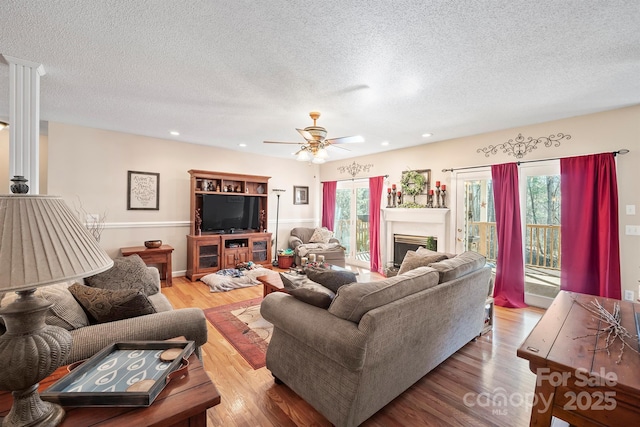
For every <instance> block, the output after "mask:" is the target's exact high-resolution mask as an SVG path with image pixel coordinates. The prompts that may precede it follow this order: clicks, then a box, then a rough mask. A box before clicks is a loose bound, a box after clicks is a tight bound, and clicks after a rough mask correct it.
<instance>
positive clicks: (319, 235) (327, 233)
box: [309, 227, 333, 243]
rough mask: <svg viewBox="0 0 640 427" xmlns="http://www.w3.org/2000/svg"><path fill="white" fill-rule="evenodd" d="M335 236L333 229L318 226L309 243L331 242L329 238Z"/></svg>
mask: <svg viewBox="0 0 640 427" xmlns="http://www.w3.org/2000/svg"><path fill="white" fill-rule="evenodd" d="M332 237H333V231H331V230H329V229H328V228H327V227H322V228H316V229H315V230H314V231H313V235H312V236H311V238H310V239H309V243H329V239H331V238H332Z"/></svg>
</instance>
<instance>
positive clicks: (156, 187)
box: [127, 171, 160, 211]
mask: <svg viewBox="0 0 640 427" xmlns="http://www.w3.org/2000/svg"><path fill="white" fill-rule="evenodd" d="M127 174H128V176H127V210H151V211H157V210H160V174H159V173H154V172H137V171H128V172H127Z"/></svg>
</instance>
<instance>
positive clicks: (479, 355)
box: [162, 270, 544, 427]
mask: <svg viewBox="0 0 640 427" xmlns="http://www.w3.org/2000/svg"><path fill="white" fill-rule="evenodd" d="M379 278H381V276H379V275H376V274H375V273H374V274H373V275H371V274H369V272H368V271H366V270H365V271H361V274H360V276H359V281H366V280H370V279H379ZM162 292H163V293H164V294H165V295H167V297H168V298H169V299H170V300H171V302H172V304H173V305H174V307H176V308H182V307H200V308H203V309H205V308H209V307H215V306H220V305H225V304H229V303H232V302H237V301H244V300H247V299H250V298H254V297H257V296H262V286H254V287H251V288H244V289H236V290H233V291H230V292H225V293H210V292H209V288H208V286H207V285H205V284H204V283H202V282H193V283H192V282H190V281H189V280H187V279H186V278H184V277H176V278H174V280H173V287H171V288H163V289H162ZM543 313H544V312H543V310H541V309H537V308H526V309H504V308H501V307H496V310H495V319H494V330H493V332H491V333H489V334H487V335H485V336H482V337H480V338H479V339H477V340H476V341H474V342H470V343H469V344H467V345H466V346H465V347H463V348H462V349H461V350H459V351H458V352H457V353H455V354H454V355H453V356H451V357H450V358H449V359H447V360H446V361H445V362H443V363H442V364H441V365H440V366H438V367H437V368H436V369H434V370H433V371H431V372H430V373H429V374H427V375H426V376H425V377H423V378H422V379H421V380H420V381H418V382H417V383H416V384H414V385H413V386H412V387H411V388H410V389H409V390H407V391H406V392H404V393H403V394H402V395H400V396H399V397H397V398H396V399H395V400H394V401H392V402H391V403H389V404H388V405H387V406H386V407H384V408H383V409H381V410H380V411H378V413H376V414H375V415H374V416H373V417H371V418H370V419H369V420H367V421H366V422H365V423H364V424H363V426H376V427H394V426H398V427H399V426H461V427H463V426H464V427H467V426H505V427H514V426H527V425H529V416H530V413H531V407H530V400H531V397H530V396H531V393H532V392H533V390H534V386H535V376H534V374H533V373H531V372H530V371H529V368H528V365H527V362H526V361H525V360H523V359H519V358H518V357H517V356H516V349H517V348H518V347H519V346H520V344H521V343H522V341H523V340H524V339H525V338H526V337H527V335H528V334H529V332H530V331H531V329H532V328H533V327H534V326H535V324H536V323H537V322H538V320H539V319H540V317H541V316H542V314H543ZM203 352H204V356H203V360H204V365H205V368H206V370H207V371H208V372H209V374H210V376H211V379H212V380H213V382H214V383H215V385H216V387H217V388H218V390H219V391H220V394H221V395H222V402H221V404H220V405H217V406H215V407H214V408H211V409H210V410H209V411H208V424H207V425H208V426H209V427H213V426H221V427H222V426H224V427H232V426H251V427H253V426H261V427H268V426H277V427H286V426H330V425H331V424H330V423H329V422H328V421H327V420H326V418H324V417H323V416H322V415H320V414H319V413H318V412H317V411H315V410H314V409H313V408H312V407H311V406H309V405H308V404H307V403H306V402H304V401H303V400H302V399H300V398H299V397H298V396H297V395H296V394H295V393H293V392H292V391H291V390H289V389H288V388H287V387H286V386H285V385H276V384H275V383H274V382H273V377H272V376H271V373H270V372H269V371H268V370H267V368H261V369H258V370H253V369H252V368H251V367H250V366H249V365H248V364H247V363H246V362H245V360H244V359H243V358H242V356H240V355H239V354H238V353H237V352H236V350H235V349H234V348H233V347H232V346H231V345H230V344H229V343H228V342H227V341H226V340H225V339H224V338H222V336H221V335H220V334H219V333H218V331H217V330H216V329H215V328H214V327H213V326H211V325H209V341H208V343H207V344H206V345H205V346H204V347H203ZM380 387H384V384H380ZM481 393H484V394H481ZM527 394H528V396H529V400H528V401H527V399H526V398H527ZM500 398H503V399H504V398H507V399H510V401H511V402H512V404H509V405H508V406H498V403H497V402H498V401H499V399H500ZM520 398H523V399H525V402H526V403H519V402H520V400H521V399H520ZM491 399H495V403H491Z"/></svg>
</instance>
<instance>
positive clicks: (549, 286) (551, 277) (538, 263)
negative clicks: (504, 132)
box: [520, 161, 562, 307]
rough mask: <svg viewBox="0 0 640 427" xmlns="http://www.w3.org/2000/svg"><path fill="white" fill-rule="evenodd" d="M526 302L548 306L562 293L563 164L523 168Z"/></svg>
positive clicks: (551, 163) (521, 183) (549, 163)
mask: <svg viewBox="0 0 640 427" xmlns="http://www.w3.org/2000/svg"><path fill="white" fill-rule="evenodd" d="M520 198H521V199H520V206H521V209H522V211H523V217H524V219H523V224H525V230H524V233H523V234H522V235H523V237H524V242H523V243H524V267H525V271H524V273H525V302H526V303H527V304H532V305H537V306H543V307H547V306H548V305H549V304H550V303H551V300H552V299H553V298H555V296H556V295H557V294H558V292H559V291H560V268H561V266H562V260H561V259H560V239H561V234H560V164H559V162H558V161H549V162H544V163H527V164H523V165H520Z"/></svg>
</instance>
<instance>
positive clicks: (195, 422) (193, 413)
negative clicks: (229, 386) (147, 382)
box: [0, 355, 220, 427]
mask: <svg viewBox="0 0 640 427" xmlns="http://www.w3.org/2000/svg"><path fill="white" fill-rule="evenodd" d="M66 374H67V368H66V366H63V367H61V368H58V369H57V370H56V371H55V372H54V373H53V374H51V375H50V376H49V377H47V378H45V379H44V380H42V381H41V382H40V387H39V389H40V390H41V391H42V390H44V389H46V388H48V387H49V386H50V385H51V384H53V383H54V382H55V381H57V380H58V379H60V378H62V377H63V376H64V375H66ZM12 403H13V398H12V397H11V393H8V392H0V417H4V416H6V415H7V414H8V413H9V410H10V409H11V405H12ZM219 403H220V393H219V392H218V390H217V389H216V386H215V385H214V384H213V383H212V382H211V379H209V376H208V375H207V373H206V372H205V370H204V367H203V366H202V363H201V362H200V360H199V359H198V358H197V357H196V356H195V355H192V356H191V357H190V358H189V374H188V375H186V376H184V377H183V378H178V379H174V380H172V381H171V382H170V383H169V384H167V386H166V387H165V388H164V390H162V392H161V393H160V394H159V395H158V397H157V398H156V399H155V401H154V402H153V403H152V404H151V406H149V407H146V408H144V407H143V408H139V407H138V408H128V407H97V408H95V407H65V408H64V409H65V412H66V416H65V418H64V420H63V422H62V424H60V425H61V426H69V427H76V426H90V425H91V426H93V425H100V426H114V427H116V426H117V427H121V426H172V427H178V426H184V427H187V426H188V427H206V425H207V409H208V408H211V407H213V406H215V405H217V404H219Z"/></svg>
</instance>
